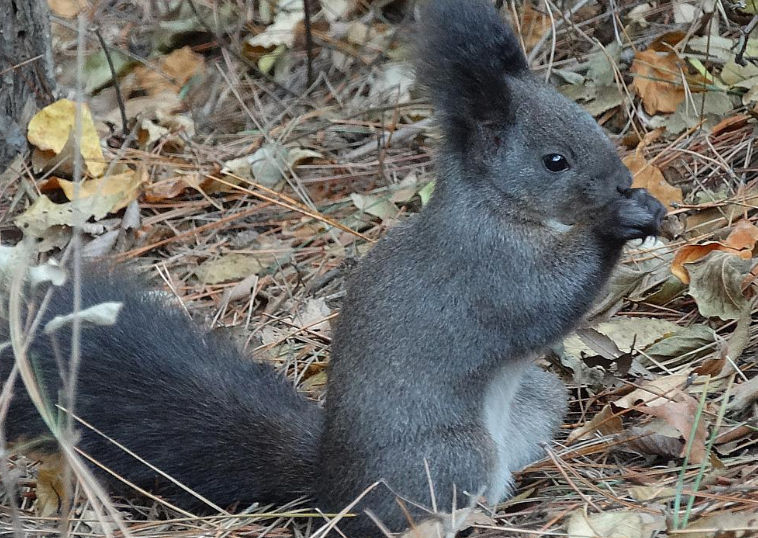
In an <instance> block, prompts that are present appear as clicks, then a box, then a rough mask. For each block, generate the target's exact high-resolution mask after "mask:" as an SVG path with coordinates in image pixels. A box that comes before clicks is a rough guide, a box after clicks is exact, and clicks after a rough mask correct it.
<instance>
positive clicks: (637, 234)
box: [603, 189, 666, 242]
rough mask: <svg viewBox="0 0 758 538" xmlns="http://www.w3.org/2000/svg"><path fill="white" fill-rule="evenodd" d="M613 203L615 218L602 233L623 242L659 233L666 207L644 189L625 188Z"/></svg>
mask: <svg viewBox="0 0 758 538" xmlns="http://www.w3.org/2000/svg"><path fill="white" fill-rule="evenodd" d="M614 205H615V207H614V211H615V213H616V220H615V222H613V223H612V224H611V225H610V227H609V228H607V229H605V230H603V233H604V234H607V235H609V236H611V237H613V238H614V239H616V240H618V241H622V242H623V241H630V240H632V239H644V238H645V237H648V236H655V235H658V234H659V233H660V230H661V223H662V222H663V217H665V216H666V208H665V207H664V206H663V204H662V203H660V202H659V201H658V200H657V199H656V198H655V197H653V196H651V195H650V194H649V193H648V192H647V191H646V190H645V189H627V190H625V191H624V192H622V193H621V197H620V198H617V199H616V201H615V202H614Z"/></svg>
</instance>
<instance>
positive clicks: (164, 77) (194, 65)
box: [134, 46, 205, 95]
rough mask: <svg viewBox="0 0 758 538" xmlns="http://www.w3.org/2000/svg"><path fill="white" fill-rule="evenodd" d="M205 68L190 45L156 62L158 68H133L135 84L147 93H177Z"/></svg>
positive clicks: (200, 57)
mask: <svg viewBox="0 0 758 538" xmlns="http://www.w3.org/2000/svg"><path fill="white" fill-rule="evenodd" d="M204 69H205V60H204V59H203V57H202V56H201V55H200V54H197V53H195V52H193V51H192V49H191V48H190V47H188V46H187V47H183V48H181V49H177V50H175V51H173V52H172V53H171V54H169V55H167V56H166V57H165V58H163V59H162V60H161V61H160V62H159V63H158V69H148V68H147V67H145V66H139V67H136V68H135V69H134V76H135V79H136V83H137V86H138V87H139V88H140V89H141V90H142V91H144V92H146V93H147V94H148V95H158V94H161V93H165V92H171V93H174V94H178V93H179V92H180V91H181V89H182V88H183V87H184V85H185V84H187V82H188V81H189V80H190V79H191V78H192V77H194V76H196V75H199V74H201V73H202V72H203V70H204Z"/></svg>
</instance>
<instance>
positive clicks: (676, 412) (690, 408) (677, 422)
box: [637, 392, 708, 464]
mask: <svg viewBox="0 0 758 538" xmlns="http://www.w3.org/2000/svg"><path fill="white" fill-rule="evenodd" d="M675 398H676V401H667V402H664V403H663V404H662V405H655V406H653V407H649V406H645V405H643V406H640V407H638V408H637V409H638V410H639V411H640V412H642V413H646V414H648V415H653V416H655V417H659V418H661V419H663V420H664V421H666V423H667V424H669V425H670V426H672V427H674V428H676V430H677V431H678V432H679V433H680V434H681V437H682V440H683V441H684V442H685V443H687V442H689V440H690V436H691V434H692V429H693V428H695V435H694V436H692V444H691V445H690V446H689V447H688V446H685V447H683V452H682V453H681V454H680V456H684V455H685V453H689V459H690V461H691V462H692V463H694V464H699V463H702V462H703V460H704V459H705V456H706V450H705V443H706V439H707V436H708V432H707V430H706V427H705V421H704V415H701V417H700V421H699V422H698V424H697V427H695V424H694V418H695V416H696V414H697V409H698V402H697V400H695V399H694V398H693V397H692V396H690V395H689V394H685V393H683V392H677V393H676V395H675Z"/></svg>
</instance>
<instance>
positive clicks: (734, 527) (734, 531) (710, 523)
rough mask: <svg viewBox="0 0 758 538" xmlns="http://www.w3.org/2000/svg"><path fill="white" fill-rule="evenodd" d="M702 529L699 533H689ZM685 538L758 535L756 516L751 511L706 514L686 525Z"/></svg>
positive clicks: (723, 537) (738, 537) (727, 537)
mask: <svg viewBox="0 0 758 538" xmlns="http://www.w3.org/2000/svg"><path fill="white" fill-rule="evenodd" d="M697 529H702V531H701V532H691V531H693V530H697ZM686 530H687V532H686V533H685V534H683V535H682V536H687V538H743V537H744V538H748V537H749V536H755V535H756V533H758V514H756V513H755V512H751V511H745V512H721V513H716V514H708V515H706V516H703V517H701V518H700V519H698V520H697V521H696V522H695V523H692V524H691V525H688V526H687V528H686Z"/></svg>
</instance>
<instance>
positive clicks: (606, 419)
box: [566, 405, 624, 443]
mask: <svg viewBox="0 0 758 538" xmlns="http://www.w3.org/2000/svg"><path fill="white" fill-rule="evenodd" d="M623 429H624V425H623V422H622V421H621V417H620V416H617V415H615V414H614V413H613V411H612V410H611V406H610V405H606V406H605V407H603V409H602V410H601V411H600V412H599V413H598V414H596V415H595V416H594V417H592V420H590V421H589V422H587V423H586V424H585V425H584V426H581V427H580V428H577V429H575V430H574V431H572V432H571V434H570V435H569V436H568V439H567V440H566V442H567V443H573V442H574V441H578V440H579V439H586V438H588V437H590V436H591V435H592V434H594V433H595V432H600V433H601V434H602V435H611V434H614V433H621V432H622V431H623Z"/></svg>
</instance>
